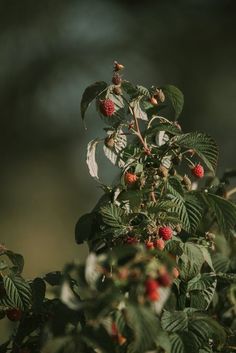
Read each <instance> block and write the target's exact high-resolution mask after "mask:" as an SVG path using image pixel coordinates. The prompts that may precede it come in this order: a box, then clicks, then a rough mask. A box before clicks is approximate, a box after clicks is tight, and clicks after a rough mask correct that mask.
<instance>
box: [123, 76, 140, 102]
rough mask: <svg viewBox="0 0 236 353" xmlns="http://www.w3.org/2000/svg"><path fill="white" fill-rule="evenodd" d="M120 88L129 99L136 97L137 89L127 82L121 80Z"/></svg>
mask: <svg viewBox="0 0 236 353" xmlns="http://www.w3.org/2000/svg"><path fill="white" fill-rule="evenodd" d="M121 87H122V88H123V90H124V91H125V92H126V93H127V94H128V95H129V96H130V97H131V98H134V97H135V96H137V95H138V89H137V88H136V87H135V86H133V84H132V83H130V82H129V81H126V80H123V81H122V83H121Z"/></svg>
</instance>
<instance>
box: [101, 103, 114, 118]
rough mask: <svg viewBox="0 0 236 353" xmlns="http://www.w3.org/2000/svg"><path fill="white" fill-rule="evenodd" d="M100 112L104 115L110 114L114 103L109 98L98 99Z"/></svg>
mask: <svg viewBox="0 0 236 353" xmlns="http://www.w3.org/2000/svg"><path fill="white" fill-rule="evenodd" d="M99 108H100V112H101V113H102V114H103V115H104V116H112V115H113V113H114V112H115V104H114V102H113V101H112V100H111V99H103V100H101V101H100V105H99Z"/></svg>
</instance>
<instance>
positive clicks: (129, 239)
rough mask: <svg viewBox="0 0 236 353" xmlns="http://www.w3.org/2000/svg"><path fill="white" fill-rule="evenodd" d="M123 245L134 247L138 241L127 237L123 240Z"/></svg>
mask: <svg viewBox="0 0 236 353" xmlns="http://www.w3.org/2000/svg"><path fill="white" fill-rule="evenodd" d="M125 244H130V245H136V244H138V239H137V238H135V237H127V238H126V239H125Z"/></svg>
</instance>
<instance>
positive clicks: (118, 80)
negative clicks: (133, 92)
mask: <svg viewBox="0 0 236 353" xmlns="http://www.w3.org/2000/svg"><path fill="white" fill-rule="evenodd" d="M121 81H122V79H121V77H120V75H119V74H118V73H114V75H113V77H112V83H114V85H119V84H120V83H121Z"/></svg>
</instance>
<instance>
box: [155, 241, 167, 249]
mask: <svg viewBox="0 0 236 353" xmlns="http://www.w3.org/2000/svg"><path fill="white" fill-rule="evenodd" d="M154 248H156V249H158V250H160V251H162V250H163V249H164V248H165V242H164V240H163V239H161V238H160V239H156V240H155V241H154Z"/></svg>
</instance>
